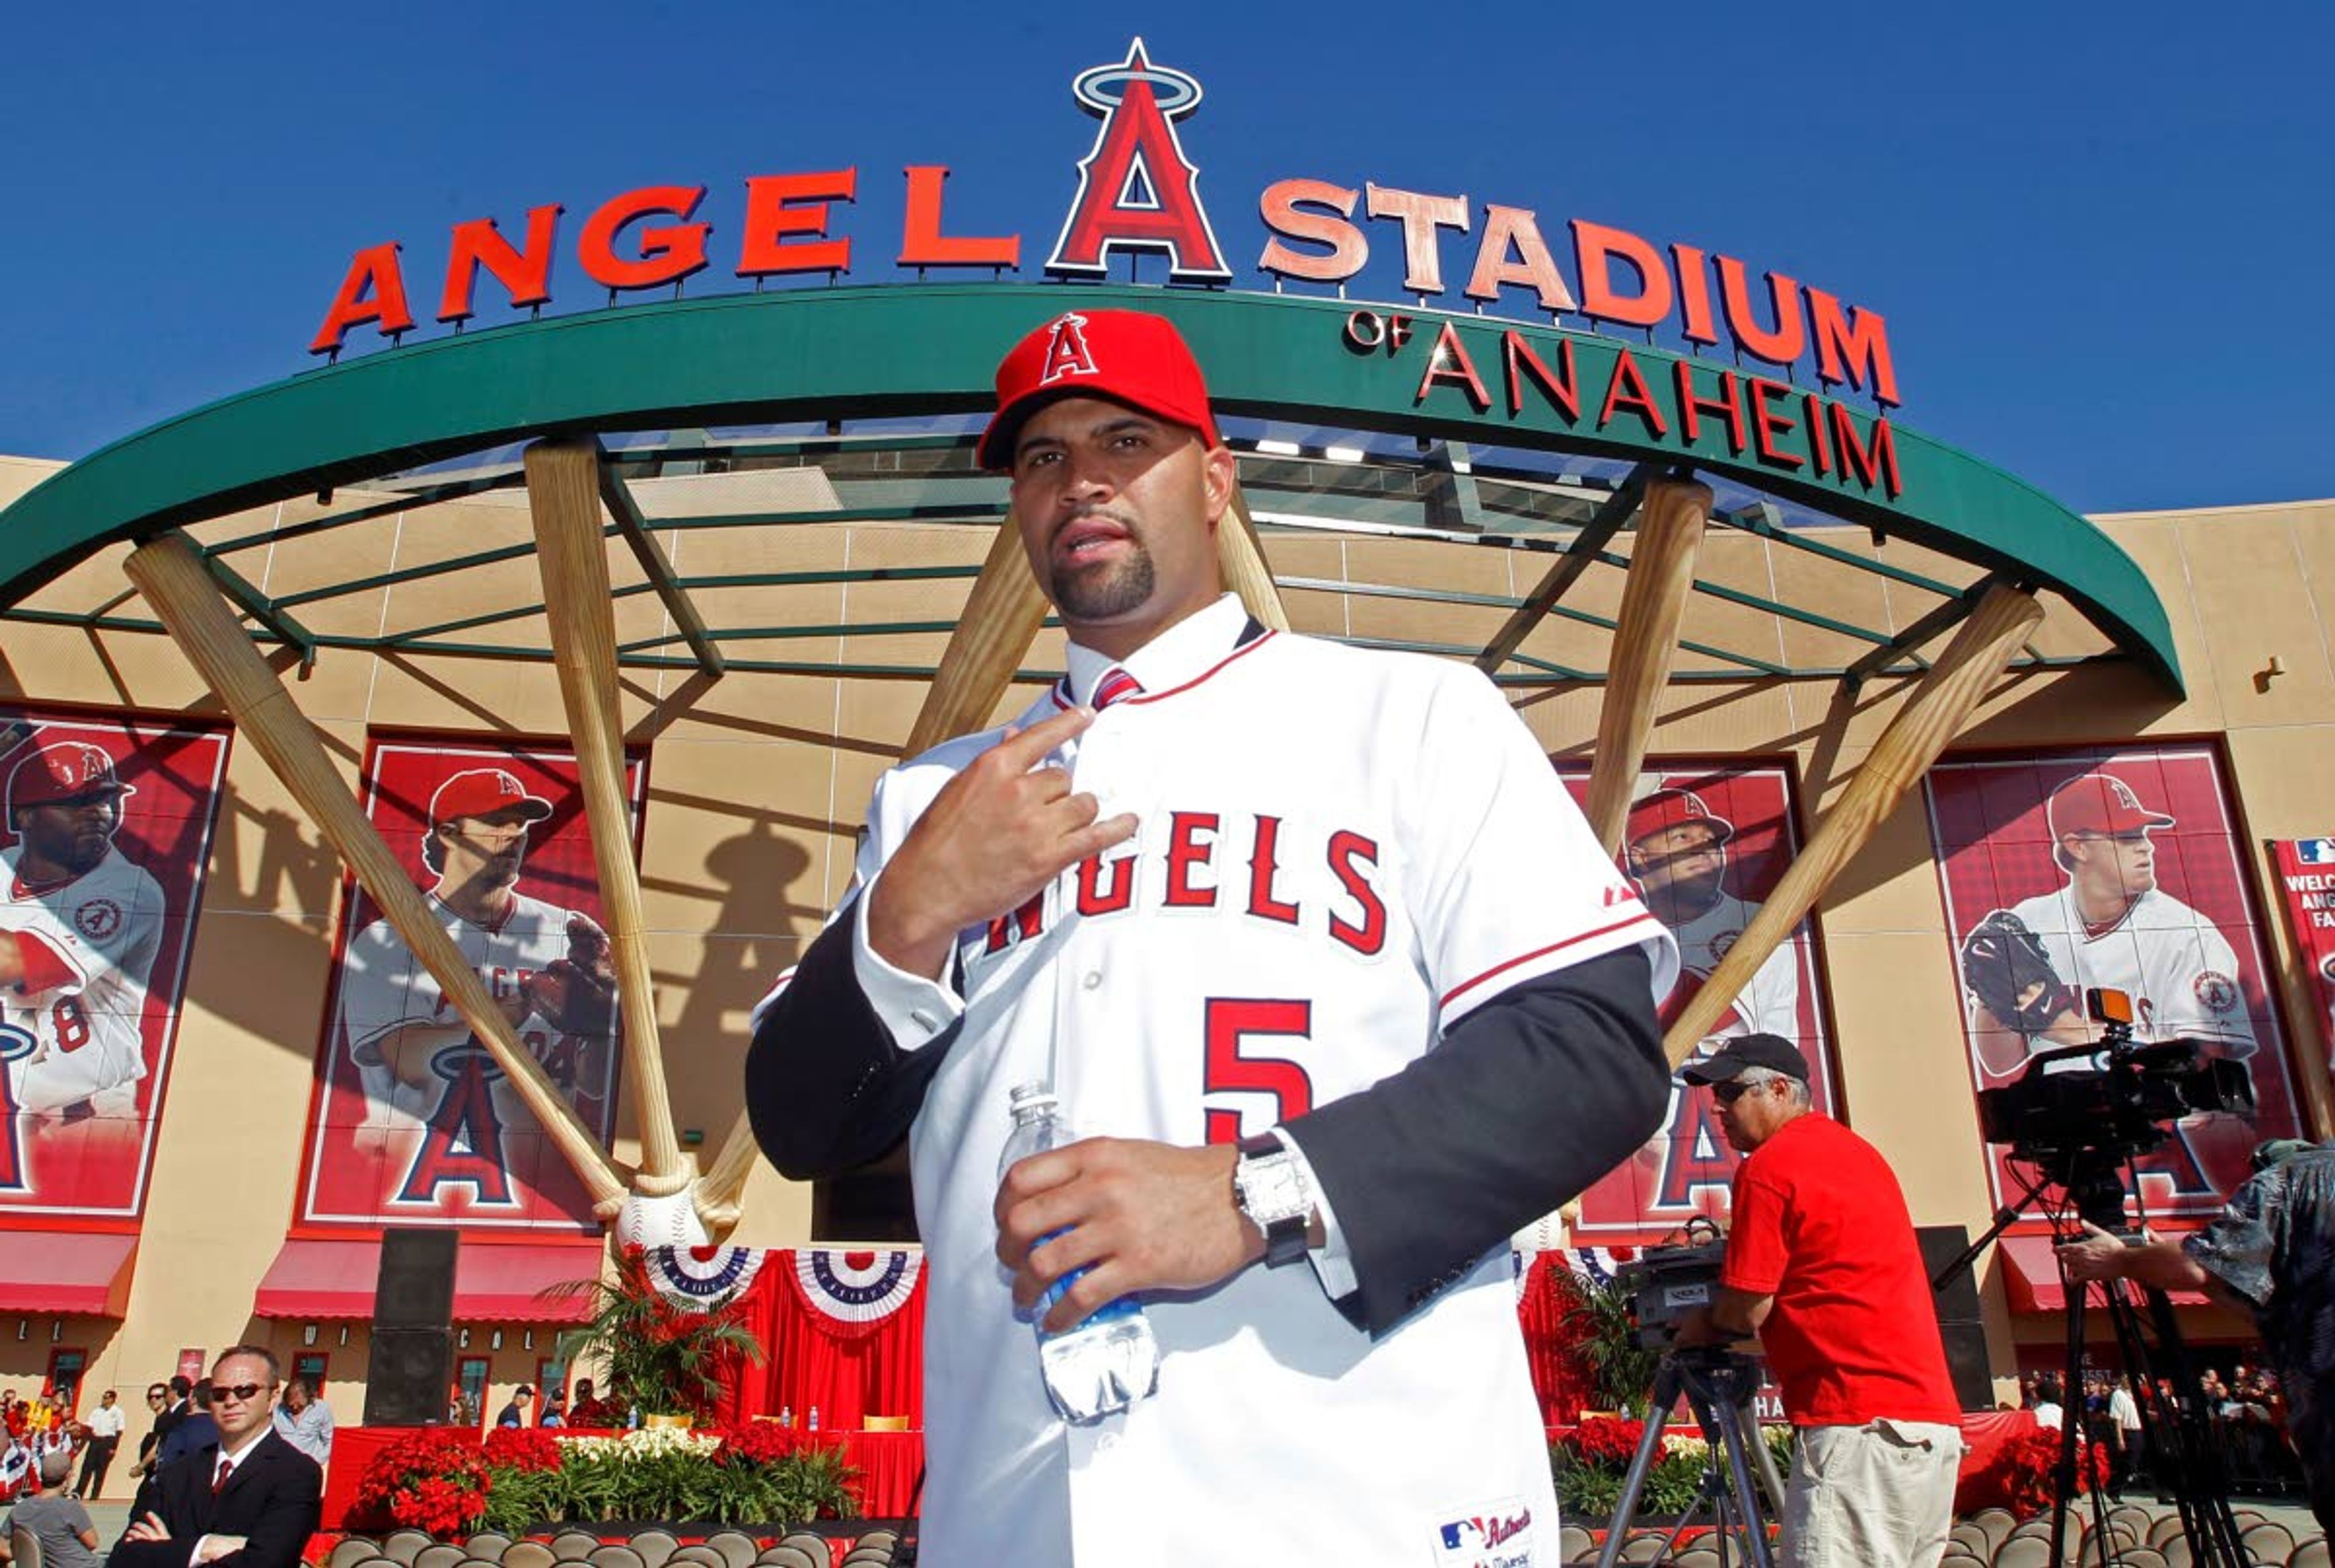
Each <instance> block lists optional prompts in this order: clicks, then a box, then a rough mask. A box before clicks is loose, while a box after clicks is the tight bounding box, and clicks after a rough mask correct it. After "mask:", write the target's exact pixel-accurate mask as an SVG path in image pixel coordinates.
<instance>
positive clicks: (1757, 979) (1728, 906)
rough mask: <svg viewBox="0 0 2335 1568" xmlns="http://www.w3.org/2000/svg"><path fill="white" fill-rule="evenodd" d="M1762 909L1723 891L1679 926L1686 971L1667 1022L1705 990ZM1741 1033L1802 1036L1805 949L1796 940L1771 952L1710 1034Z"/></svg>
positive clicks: (1665, 1008)
mask: <svg viewBox="0 0 2335 1568" xmlns="http://www.w3.org/2000/svg"><path fill="white" fill-rule="evenodd" d="M1758 913H1759V905H1756V904H1746V903H1745V902H1744V901H1743V900H1742V899H1740V898H1738V897H1736V896H1735V895H1733V894H1732V893H1721V894H1720V895H1719V896H1718V898H1716V899H1715V900H1713V901H1712V903H1711V905H1710V907H1709V908H1708V909H1705V910H1704V911H1703V912H1702V913H1701V914H1700V915H1696V916H1695V917H1694V918H1693V919H1692V920H1690V921H1688V922H1687V923H1686V924H1684V925H1681V926H1677V927H1675V928H1673V930H1672V931H1671V934H1672V935H1673V936H1675V937H1677V938H1678V944H1679V970H1680V974H1679V983H1678V989H1677V990H1675V991H1673V992H1671V994H1670V1000H1669V1001H1668V1002H1664V1003H1663V1004H1662V1017H1663V1021H1665V1022H1667V1021H1669V1020H1670V1019H1671V1017H1673V1016H1674V1015H1675V1014H1676V1013H1678V1012H1679V1011H1681V1010H1682V1009H1683V1008H1684V1007H1685V1005H1686V1003H1687V1002H1688V1001H1689V999H1691V997H1692V996H1693V995H1694V993H1695V992H1697V991H1699V990H1700V989H1701V987H1702V982H1705V981H1707V980H1709V979H1710V975H1711V972H1712V971H1714V970H1716V969H1717V968H1718V967H1719V961H1720V959H1722V958H1724V957H1726V956H1727V950H1728V949H1729V948H1730V947H1733V946H1734V945H1735V944H1736V943H1737V942H1738V941H1739V940H1740V939H1741V937H1742V935H1743V928H1744V927H1745V926H1747V925H1749V924H1751V917H1752V916H1753V915H1757V914H1758ZM1739 1034H1779V1035H1781V1036H1783V1037H1784V1038H1785V1039H1786V1040H1799V1038H1800V952H1799V948H1798V947H1797V945H1795V944H1792V943H1790V942H1786V943H1784V944H1783V945H1781V946H1779V947H1778V948H1777V949H1776V951H1775V952H1773V953H1769V954H1768V959H1767V962H1766V963H1762V964H1760V965H1759V969H1758V971H1757V972H1755V973H1753V974H1752V976H1751V981H1750V983H1749V984H1748V985H1746V986H1744V988H1743V989H1742V990H1741V991H1740V992H1738V993H1737V995H1736V998H1735V1000H1734V1002H1731V1003H1729V1007H1728V1011H1727V1013H1726V1015H1725V1016H1724V1017H1722V1018H1721V1019H1720V1021H1718V1022H1717V1023H1716V1024H1714V1025H1712V1026H1711V1030H1710V1035H1709V1036H1708V1037H1707V1038H1710V1039H1715V1040H1725V1039H1733V1038H1734V1037H1735V1036H1737V1035H1739Z"/></svg>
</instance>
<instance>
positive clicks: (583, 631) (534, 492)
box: [526, 440, 691, 1197]
mask: <svg viewBox="0 0 2335 1568" xmlns="http://www.w3.org/2000/svg"><path fill="white" fill-rule="evenodd" d="M526 465H527V499H528V509H529V511H530V512H532V513H533V515H534V518H535V551H536V565H537V567H538V570H540V571H541V573H542V575H543V608H544V618H545V619H546V620H547V622H549V623H550V626H551V653H552V664H553V667H554V668H555V669H556V670H557V672H558V675H559V696H560V701H561V702H562V704H563V705H564V706H565V707H566V708H567V728H568V731H569V733H570V734H571V735H572V736H573V737H574V739H575V741H576V779H577V781H578V782H579V783H580V784H581V786H582V788H583V792H584V815H585V818H586V820H587V821H588V822H589V823H590V824H591V827H592V859H593V862H594V864H595V866H596V867H597V868H598V870H599V873H600V908H601V914H602V915H603V917H604V918H605V919H606V923H607V927H608V956H609V959H610V961H611V962H612V963H614V965H615V971H616V1001H617V1005H618V1006H619V1007H620V1008H621V1009H622V1011H623V1014H624V1051H625V1091H626V1092H627V1094H629V1095H630V1097H631V1099H632V1101H633V1116H634V1120H635V1125H636V1126H637V1128H639V1131H640V1138H641V1168H640V1170H639V1172H638V1173H637V1174H636V1175H635V1176H634V1178H633V1185H634V1186H635V1187H636V1188H638V1189H639V1190H640V1191H641V1192H643V1193H644V1194H646V1195H649V1196H651V1197H664V1196H667V1195H671V1194H673V1193H677V1192H679V1191H681V1190H682V1188H683V1187H685V1186H688V1185H689V1181H690V1176H691V1172H690V1170H689V1167H688V1165H687V1164H686V1163H685V1162H684V1161H683V1158H682V1155H681V1140H680V1139H679V1137H676V1136H675V1134H674V1131H673V1098H672V1096H671V1094H670V1093H668V1092H667V1090H666V1088H665V1079H664V1049H663V1046H662V1044H661V1042H660V1040H659V1031H658V1029H657V1015H656V996H655V993H654V991H653V990H652V989H651V985H650V980H649V952H648V943H647V939H646V936H645V934H644V931H643V929H642V928H643V925H644V921H643V919H642V915H641V878H640V871H639V869H638V868H637V867H636V866H635V865H634V864H633V812H632V803H631V802H630V801H629V800H628V799H626V798H625V737H624V728H623V724H622V722H621V721H620V720H619V719H618V717H617V711H616V617H615V598H614V596H613V595H611V594H610V592H609V583H608V556H607V550H606V546H605V544H604V543H603V537H604V536H603V534H602V531H601V527H600V449H599V445H598V443H596V442H595V441H591V440H542V441H538V442H536V443H535V444H534V445H533V446H530V447H529V448H528V449H527V458H526Z"/></svg>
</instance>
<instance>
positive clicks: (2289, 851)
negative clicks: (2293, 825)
mask: <svg viewBox="0 0 2335 1568" xmlns="http://www.w3.org/2000/svg"><path fill="white" fill-rule="evenodd" d="M2270 852H2271V856H2272V859H2273V860H2275V861H2276V863H2277V866H2278V880H2279V886H2281V887H2282V888H2284V889H2285V891H2286V919H2287V924H2288V926H2289V928H2290V929H2291V930H2292V931H2293V933H2294V951H2295V953H2296V954H2297V955H2298V956H2299V957H2300V958H2301V961H2302V963H2303V966H2304V967H2305V968H2306V969H2307V970H2308V971H2309V972H2310V974H2311V996H2312V998H2313V999H2314V1000H2315V1001H2317V1002H2318V1003H2319V1019H2320V1027H2321V1028H2322V1029H2325V1030H2326V1031H2327V1043H2328V1048H2329V1049H2330V1050H2335V838H2274V839H2272V840H2271V846H2270Z"/></svg>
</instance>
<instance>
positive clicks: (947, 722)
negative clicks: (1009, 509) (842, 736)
mask: <svg viewBox="0 0 2335 1568" xmlns="http://www.w3.org/2000/svg"><path fill="white" fill-rule="evenodd" d="M1044 624H1046V595H1044V594H1043V593H1042V592H1041V591H1040V590H1039V587H1038V579H1037V578H1035V577H1033V576H1031V575H1030V560H1029V557H1027V556H1025V555H1023V554H1022V535H1021V533H1020V532H1019V531H1018V530H1017V529H1016V528H1014V527H1013V519H1012V518H1007V519H1006V520H1005V521H1004V522H1003V523H1001V524H999V525H998V528H997V537H995V538H994V539H992V540H991V541H990V544H989V557H988V558H987V559H986V560H984V561H983V562H982V563H981V576H978V577H975V578H974V580H973V592H971V593H970V594H968V595H965V600H964V613H963V614H962V615H958V617H957V622H956V630H955V631H954V632H952V633H950V634H949V640H948V646H947V647H946V648H945V649H943V650H942V651H941V663H940V668H939V669H938V670H936V671H935V672H934V674H933V685H932V690H930V691H929V692H925V705H924V707H923V708H922V709H921V710H919V711H917V714H916V724H915V726H914V727H913V728H912V729H910V730H909V731H908V744H907V746H906V749H904V750H902V751H901V753H900V754H901V755H902V756H904V757H914V756H916V755H917V754H918V753H919V752H923V751H926V750H931V749H932V748H933V747H935V746H937V745H939V744H940V743H941V742H942V741H944V740H950V739H953V738H954V737H955V736H958V735H965V734H970V733H972V732H973V731H975V730H978V729H981V728H982V727H983V726H984V725H986V724H987V723H988V722H989V715H990V714H991V713H993V712H994V711H996V708H997V699H998V698H1000V697H1001V696H1003V695H1004V693H1005V688H1006V686H1007V684H1008V683H1009V682H1012V679H1013V672H1014V670H1015V669H1016V668H1018V667H1019V666H1020V664H1021V663H1022V656H1023V655H1025V654H1026V653H1029V652H1030V644H1032V642H1034V641H1035V640H1036V639H1037V635H1038V628H1039V627H1041V626H1042V625H1044Z"/></svg>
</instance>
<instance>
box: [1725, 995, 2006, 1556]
mask: <svg viewBox="0 0 2335 1568" xmlns="http://www.w3.org/2000/svg"><path fill="white" fill-rule="evenodd" d="M1681 1077H1682V1078H1684V1079H1685V1080H1686V1081H1687V1082H1688V1083H1691V1084H1700V1085H1708V1086H1710V1091H1711V1096H1712V1098H1713V1099H1715V1100H1716V1101H1717V1102H1718V1108H1719V1118H1720V1127H1721V1128H1722V1129H1723V1130H1724V1131H1725V1133H1726V1136H1727V1141H1728V1142H1729V1144H1731V1145H1733V1146H1734V1147H1736V1148H1738V1149H1740V1150H1741V1151H1742V1152H1743V1154H1744V1160H1743V1163H1742V1165H1741V1166H1739V1168H1738V1169H1737V1171H1736V1173H1735V1188H1734V1202H1733V1209H1734V1214H1733V1220H1732V1228H1731V1229H1730V1230H1729V1233H1728V1237H1727V1261H1726V1263H1725V1264H1724V1265H1722V1267H1721V1268H1720V1276H1719V1280H1720V1292H1719V1295H1718V1298H1717V1299H1716V1300H1715V1301H1713V1302H1712V1303H1711V1305H1710V1308H1709V1309H1707V1311H1705V1312H1702V1313H1700V1314H1699V1315H1698V1316H1697V1317H1695V1318H1693V1319H1691V1320H1690V1321H1688V1322H1687V1323H1686V1324H1685V1325H1683V1326H1682V1328H1681V1333H1680V1336H1679V1343H1681V1344H1690V1345H1691V1344H1717V1343H1723V1342H1725V1341H1729V1340H1735V1339H1741V1338H1744V1337H1746V1336H1748V1335H1750V1334H1752V1333H1755V1332H1756V1333H1757V1334H1758V1335H1759V1341H1760V1346H1761V1348H1762V1349H1763V1350H1765V1351H1766V1352H1767V1356H1768V1366H1769V1368H1770V1369H1771V1370H1773V1372H1774V1374H1775V1378H1776V1381H1777V1383H1778V1386H1779V1387H1780V1388H1781V1389H1783V1395H1784V1413H1785V1414H1786V1415H1787V1416H1788V1417H1789V1418H1791V1422H1792V1425H1793V1426H1794V1427H1795V1428H1798V1433H1799V1448H1798V1453H1797V1456H1796V1457H1795V1460H1794V1463H1793V1465H1792V1479H1791V1484H1790V1486H1789V1487H1788V1489H1787V1496H1786V1498H1785V1502H1784V1517H1783V1538H1782V1541H1781V1544H1780V1554H1779V1555H1778V1559H1777V1561H1778V1563H1783V1564H1789V1565H1793V1568H1830V1565H1835V1564H1837V1565H1841V1568H1848V1565H1854V1568H1894V1565H1896V1564H1905V1565H1908V1568H1933V1564H1935V1563H1937V1561H1938V1559H1939V1558H1940V1556H1941V1555H1942V1554H1943V1553H1944V1551H1945V1546H1946V1531H1947V1529H1948V1527H1949V1526H1950V1525H1951V1524H1952V1514H1953V1500H1954V1474H1955V1470H1956V1468H1957V1467H1958V1466H1959V1465H1960V1463H1961V1461H1962V1411H1961V1408H1960V1406H1959V1405H1958V1404H1957V1402H1956V1400H1955V1399H1954V1390H1953V1384H1952V1379H1950V1378H1949V1377H1948V1375H1947V1372H1946V1352H1945V1346H1944V1342H1943V1341H1942V1340H1941V1339H1940V1337H1939V1334H1938V1318H1937V1312H1936V1308H1935V1306H1934V1305H1933V1302H1932V1300H1931V1295H1930V1283H1929V1280H1928V1278H1927V1276H1926V1275H1925V1273H1923V1267H1922V1253H1921V1249H1920V1247H1919V1246H1918V1245H1917V1244H1915V1242H1914V1222H1913V1218H1912V1216H1911V1215H1909V1214H1908V1213H1907V1212H1906V1208H1905V1197H1904V1193H1903V1192H1902V1191H1900V1190H1899V1188H1898V1186H1897V1177H1896V1176H1895V1175H1894V1173H1893V1172H1892V1171H1891V1170H1890V1168H1889V1165H1888V1162H1887V1161H1885V1160H1884V1159H1883V1158H1882V1157H1881V1155H1880V1151H1878V1150H1877V1149H1875V1147H1873V1146H1872V1145H1871V1144H1869V1143H1866V1142H1865V1140H1864V1139H1863V1138H1861V1137H1857V1136H1856V1135H1855V1133H1853V1132H1851V1131H1849V1130H1848V1129H1847V1128H1845V1127H1843V1126H1841V1125H1840V1124H1839V1123H1838V1122H1836V1121H1835V1120H1833V1119H1832V1118H1830V1117H1828V1116H1824V1115H1821V1114H1819V1113H1817V1111H1816V1110H1815V1109H1814V1108H1813V1107H1812V1105H1811V1102H1810V1099H1809V1095H1808V1064H1807V1058H1805V1057H1803V1056H1802V1055H1801V1054H1800V1053H1799V1051H1798V1050H1797V1049H1796V1048H1795V1047H1794V1046H1793V1045H1792V1043H1791V1041H1789V1040H1785V1039H1784V1038H1783V1037H1782V1036H1780V1035H1774V1034H1747V1035H1743V1036H1741V1037H1739V1038H1738V1039H1735V1040H1729V1041H1728V1042H1727V1044H1726V1047H1725V1048H1724V1049H1723V1050H1720V1051H1718V1052H1717V1053H1716V1054H1714V1055H1712V1056H1710V1057H1709V1058H1706V1059H1705V1060H1700V1061H1697V1062H1694V1063H1692V1064H1691V1065H1689V1066H1688V1067H1687V1069H1686V1070H1685V1071H1684V1072H1683V1073H1681Z"/></svg>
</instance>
